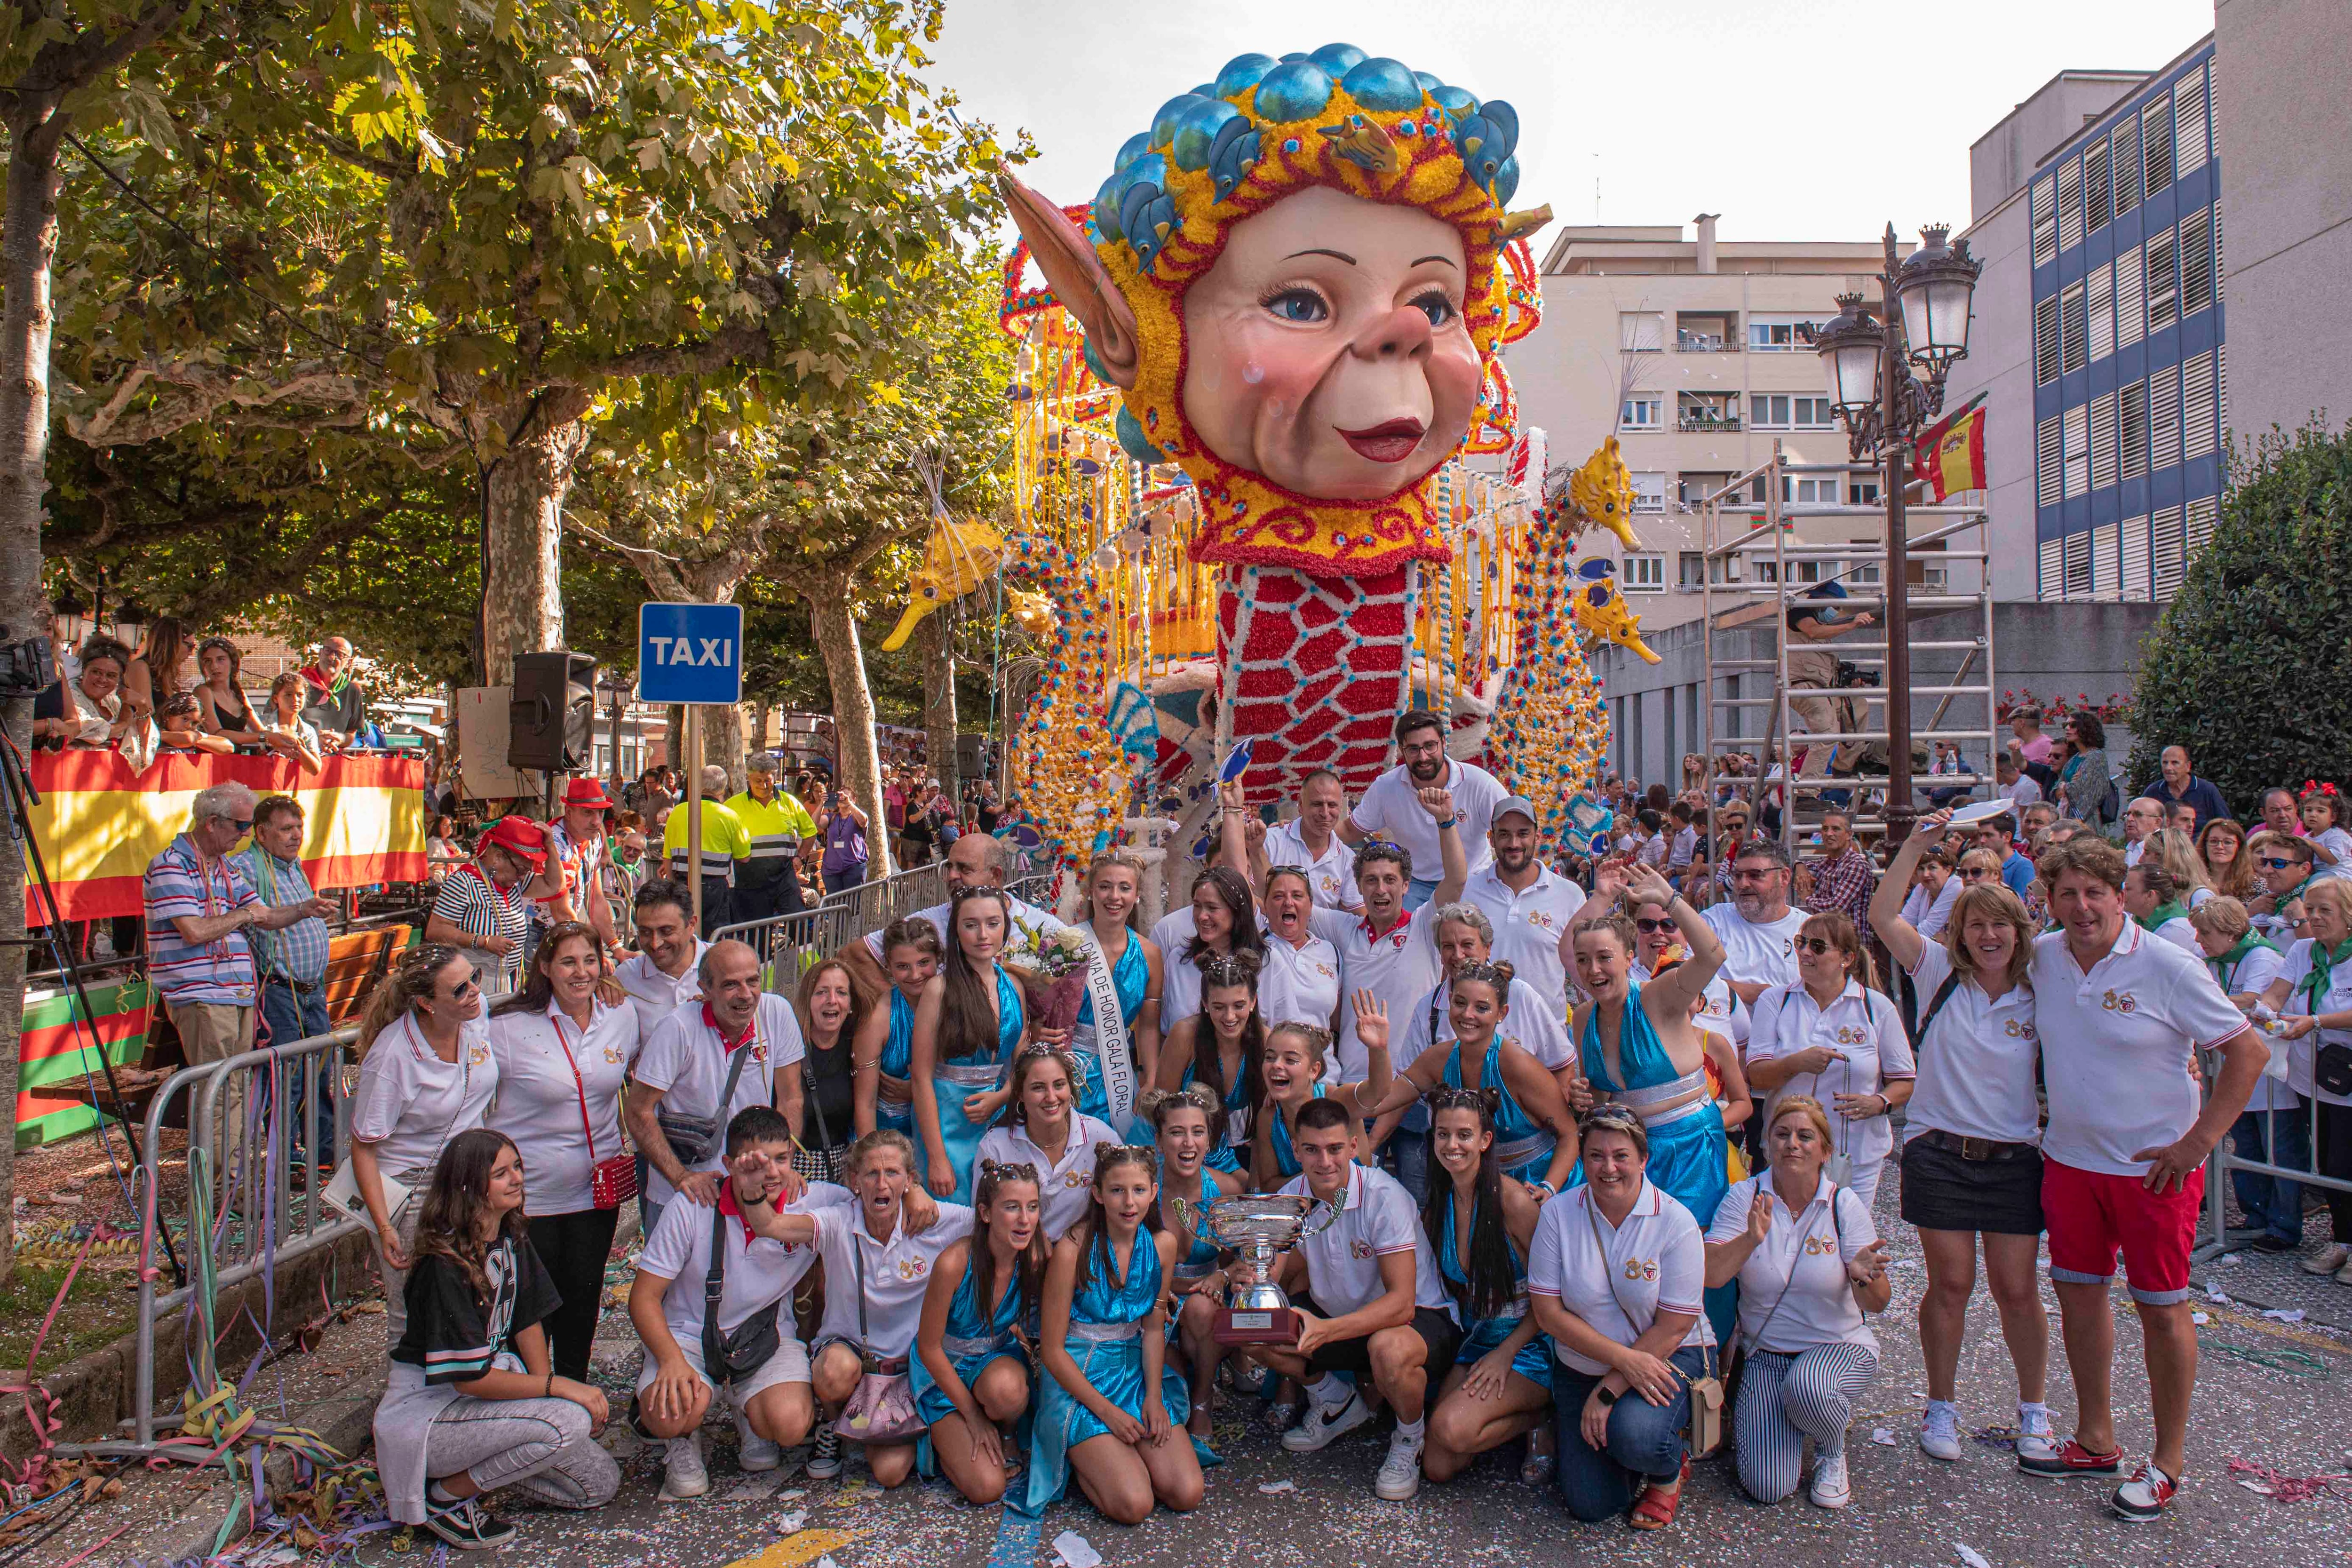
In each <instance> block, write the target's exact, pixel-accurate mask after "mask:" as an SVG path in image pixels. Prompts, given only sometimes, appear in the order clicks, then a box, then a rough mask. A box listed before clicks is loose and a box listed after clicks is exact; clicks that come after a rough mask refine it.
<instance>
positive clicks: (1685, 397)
mask: <svg viewBox="0 0 2352 1568" xmlns="http://www.w3.org/2000/svg"><path fill="white" fill-rule="evenodd" d="M1675 426H1676V427H1677V428H1678V429H1683V430H1698V431H1716V430H1737V429H1738V428H1739V394H1738V393H1736V392H1685V393H1679V394H1677V395H1675Z"/></svg>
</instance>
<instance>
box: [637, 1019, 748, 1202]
mask: <svg viewBox="0 0 2352 1568" xmlns="http://www.w3.org/2000/svg"><path fill="white" fill-rule="evenodd" d="M758 1045H759V1041H758V1040H756V1039H754V1040H753V1041H752V1042H751V1044H750V1045H746V1046H742V1047H738V1048H737V1049H736V1050H735V1052H734V1053H733V1054H734V1057H735V1060H734V1062H733V1064H732V1065H731V1066H730V1067H729V1068H728V1069H727V1087H726V1088H724V1089H720V1090H719V1114H718V1115H716V1116H697V1115H695V1114H693V1113H692V1112H691V1111H685V1110H670V1109H669V1107H668V1105H667V1103H664V1104H662V1105H658V1106H656V1107H655V1108H654V1124H655V1125H656V1126H657V1127H659V1128H660V1129H661V1130H662V1136H663V1137H664V1138H666V1139H667V1140H668V1141H669V1152H671V1153H673V1154H675V1155H677V1163H679V1164H681V1165H684V1166H685V1167H686V1168H687V1169H688V1170H689V1171H690V1170H692V1169H693V1168H694V1167H695V1166H697V1165H699V1164H701V1163H702V1162H704V1161H705V1160H708V1159H709V1158H710V1151H711V1150H713V1149H715V1148H717V1147H718V1146H719V1126H720V1125H721V1123H722V1122H723V1121H725V1118H726V1114H727V1108H728V1107H729V1106H730V1105H732V1104H734V1103H735V1086H736V1085H737V1084H739V1083H740V1082H742V1081H743V1064H744V1063H745V1062H747V1061H749V1060H751V1052H752V1051H753V1050H754V1049H755V1048H756V1047H758ZM663 1098H664V1100H665V1101H667V1098H668V1097H667V1096H664V1097H663Z"/></svg>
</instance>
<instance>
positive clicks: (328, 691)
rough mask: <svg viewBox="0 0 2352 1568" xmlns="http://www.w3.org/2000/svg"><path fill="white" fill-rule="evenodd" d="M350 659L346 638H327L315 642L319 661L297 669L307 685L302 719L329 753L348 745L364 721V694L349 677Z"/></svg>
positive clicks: (349, 645)
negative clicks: (317, 647)
mask: <svg viewBox="0 0 2352 1568" xmlns="http://www.w3.org/2000/svg"><path fill="white" fill-rule="evenodd" d="M352 660H353V655H352V645H351V641H350V639H349V638H347V637H329V638H328V639H327V640H326V641H325V642H322V643H320V645H319V662H318V663H316V664H313V665H308V666H306V667H304V668H303V670H302V672H301V674H302V679H303V682H304V684H305V686H306V687H307V688H308V691H307V693H306V697H307V700H306V701H305V702H304V704H303V707H302V719H303V721H304V722H306V723H308V724H310V725H311V726H313V727H314V728H315V729H317V731H319V744H320V746H322V747H324V748H325V749H326V750H328V751H330V752H340V751H341V750H342V749H343V748H344V747H346V746H348V745H350V744H351V743H352V740H353V739H354V738H355V737H357V736H358V734H359V732H360V729H361V727H362V725H364V724H366V722H367V697H366V694H365V693H363V692H362V691H361V690H360V689H359V687H358V685H357V684H356V683H355V682H353V680H352V668H353V665H352Z"/></svg>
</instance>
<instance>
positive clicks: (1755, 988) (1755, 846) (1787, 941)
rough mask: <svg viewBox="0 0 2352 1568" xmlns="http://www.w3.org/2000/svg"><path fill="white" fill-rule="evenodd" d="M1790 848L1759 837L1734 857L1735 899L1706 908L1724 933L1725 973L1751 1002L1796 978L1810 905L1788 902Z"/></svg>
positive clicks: (1738, 993)
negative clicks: (1800, 936)
mask: <svg viewBox="0 0 2352 1568" xmlns="http://www.w3.org/2000/svg"><path fill="white" fill-rule="evenodd" d="M1789 883H1790V869H1789V855H1788V851H1786V850H1784V849H1782V848H1781V847H1780V846H1779V845H1778V844H1773V843H1770V842H1768V841H1766V840H1763V839H1758V840H1757V841H1755V842H1754V843H1751V844H1743V845H1741V846H1740V847H1739V850H1738V854H1737V855H1736V856H1735V857H1734V858H1733V859H1732V866H1731V902H1730V903H1728V904H1716V905H1714V906H1712V907H1710V908H1709V909H1707V910H1706V911H1705V918H1706V923H1707V924H1708V925H1709V926H1710V927H1712V928H1713V929H1714V931H1715V934H1716V935H1717V936H1718V937H1720V938H1722V939H1723V948H1724V960H1723V976H1724V979H1725V981H1726V982H1727V984H1729V985H1730V987H1731V990H1732V994H1734V995H1736V996H1738V998H1739V999H1740V1000H1741V1001H1742V1002H1745V1003H1747V1004H1748V1005H1749V1006H1751V1007H1752V1006H1754V1005H1756V998H1758V997H1759V996H1761V995H1762V994H1764V993H1765V992H1767V991H1769V990H1770V989H1771V988H1772V987H1773V986H1775V985H1790V984H1795V983H1796V981H1797V946H1796V942H1797V931H1798V928H1800V927H1801V926H1802V925H1803V924H1804V923H1805V911H1804V910H1796V909H1791V908H1790V907H1789Z"/></svg>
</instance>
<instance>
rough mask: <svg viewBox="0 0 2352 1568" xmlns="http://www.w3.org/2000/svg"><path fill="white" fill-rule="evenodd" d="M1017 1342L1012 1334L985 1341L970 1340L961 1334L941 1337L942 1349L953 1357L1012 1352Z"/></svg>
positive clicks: (1000, 1335) (942, 1335)
mask: <svg viewBox="0 0 2352 1568" xmlns="http://www.w3.org/2000/svg"><path fill="white" fill-rule="evenodd" d="M1016 1343H1017V1341H1015V1340H1014V1339H1013V1336H1011V1335H1010V1334H999V1335H997V1336H995V1337H993V1338H990V1339H984V1340H983V1339H973V1340H968V1339H965V1338H964V1337H963V1336H961V1334H941V1335H940V1349H941V1350H943V1351H945V1352H948V1354H950V1355H951V1356H968V1355H980V1354H982V1353H983V1352H988V1351H995V1350H1011V1349H1013V1347H1014V1345H1015V1344H1016Z"/></svg>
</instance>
